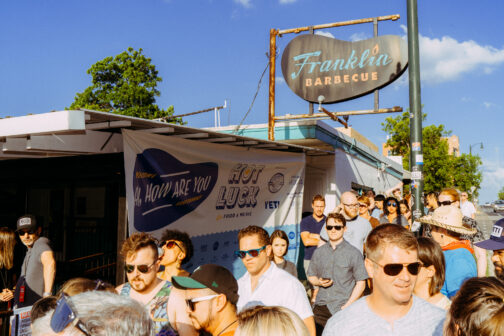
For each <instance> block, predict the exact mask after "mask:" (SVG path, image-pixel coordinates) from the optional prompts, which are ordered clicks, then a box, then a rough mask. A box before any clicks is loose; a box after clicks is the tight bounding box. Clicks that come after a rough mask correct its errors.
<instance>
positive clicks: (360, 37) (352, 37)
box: [350, 32, 371, 42]
mask: <svg viewBox="0 0 504 336" xmlns="http://www.w3.org/2000/svg"><path fill="white" fill-rule="evenodd" d="M369 38H371V35H369V34H366V33H364V32H360V33H353V34H352V35H350V41H352V42H356V41H361V40H367V39H369Z"/></svg>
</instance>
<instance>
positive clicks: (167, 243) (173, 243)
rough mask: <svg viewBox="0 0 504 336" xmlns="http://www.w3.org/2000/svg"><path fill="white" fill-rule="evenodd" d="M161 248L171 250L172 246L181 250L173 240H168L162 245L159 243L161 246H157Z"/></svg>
mask: <svg viewBox="0 0 504 336" xmlns="http://www.w3.org/2000/svg"><path fill="white" fill-rule="evenodd" d="M163 246H166V248H167V249H171V248H173V247H174V246H177V247H178V248H179V249H181V250H182V247H180V245H179V244H177V242H176V241H174V240H168V241H165V242H164V243H161V245H159V247H163Z"/></svg>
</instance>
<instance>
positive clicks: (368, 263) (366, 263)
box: [364, 258, 374, 279]
mask: <svg viewBox="0 0 504 336" xmlns="http://www.w3.org/2000/svg"><path fill="white" fill-rule="evenodd" d="M364 267H366V271H367V273H368V275H369V277H370V278H371V279H372V278H373V275H374V265H373V262H372V261H371V260H369V259H368V258H366V259H365V260H364Z"/></svg>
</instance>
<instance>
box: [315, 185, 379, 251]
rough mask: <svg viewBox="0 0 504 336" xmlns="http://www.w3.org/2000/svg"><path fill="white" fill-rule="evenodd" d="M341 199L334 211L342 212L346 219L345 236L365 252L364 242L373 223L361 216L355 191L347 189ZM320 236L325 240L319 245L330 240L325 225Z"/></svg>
mask: <svg viewBox="0 0 504 336" xmlns="http://www.w3.org/2000/svg"><path fill="white" fill-rule="evenodd" d="M340 201H341V203H340V205H338V206H337V207H336V209H334V211H333V212H335V213H340V214H342V215H343V217H345V219H346V231H345V234H344V236H343V237H344V238H345V240H346V241H348V242H349V243H350V244H351V245H353V246H355V247H356V248H357V249H358V250H359V251H360V253H363V247H364V242H365V241H366V237H367V235H368V233H369V232H370V231H371V229H372V227H371V223H369V221H368V220H367V219H365V218H362V217H360V216H359V202H358V201H357V196H355V194H354V193H353V192H351V191H346V192H344V193H343V194H341V199H340ZM320 238H321V240H323V242H322V244H319V246H321V245H323V243H324V242H327V241H329V236H328V235H327V230H326V229H325V227H324V228H322V230H321V231H320Z"/></svg>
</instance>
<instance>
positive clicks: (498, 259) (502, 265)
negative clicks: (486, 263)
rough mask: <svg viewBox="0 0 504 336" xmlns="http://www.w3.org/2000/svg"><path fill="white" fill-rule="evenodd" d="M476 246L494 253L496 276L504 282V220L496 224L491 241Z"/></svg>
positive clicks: (481, 242)
mask: <svg viewBox="0 0 504 336" xmlns="http://www.w3.org/2000/svg"><path fill="white" fill-rule="evenodd" d="M474 245H476V246H478V247H481V248H484V249H485V250H490V251H493V256H492V261H493V264H494V266H495V276H497V277H498V278H499V279H501V280H504V218H502V219H499V220H498V221H497V222H495V224H494V226H493V229H492V234H491V235H490V239H487V240H483V241H480V242H479V243H475V244H474Z"/></svg>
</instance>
